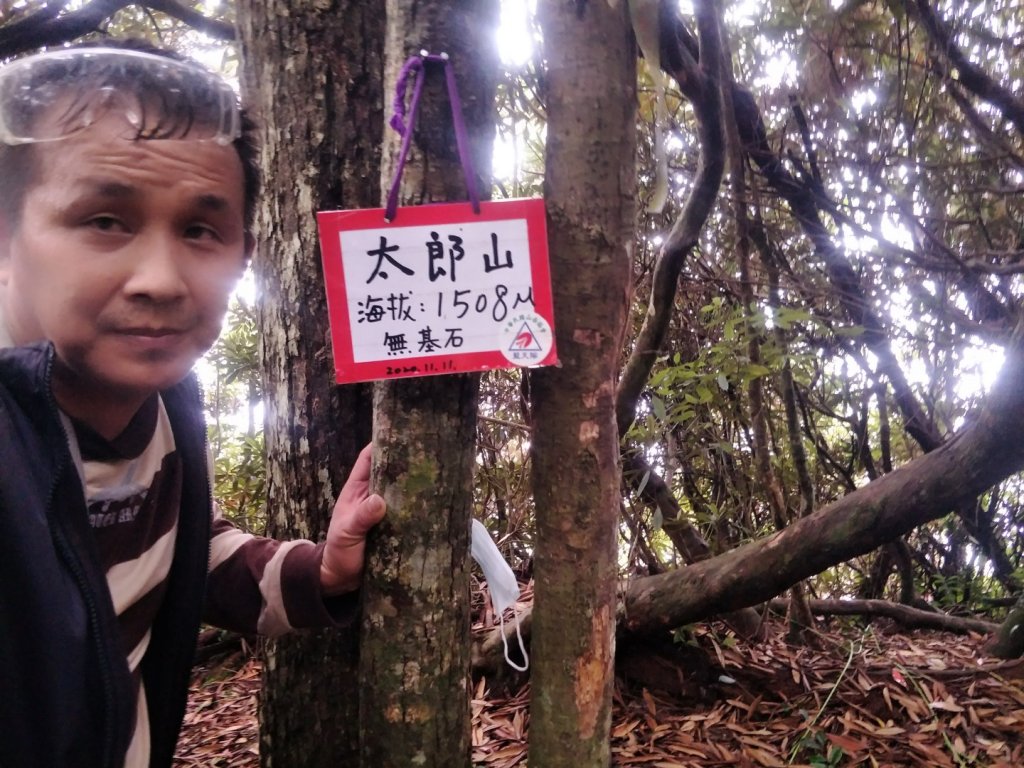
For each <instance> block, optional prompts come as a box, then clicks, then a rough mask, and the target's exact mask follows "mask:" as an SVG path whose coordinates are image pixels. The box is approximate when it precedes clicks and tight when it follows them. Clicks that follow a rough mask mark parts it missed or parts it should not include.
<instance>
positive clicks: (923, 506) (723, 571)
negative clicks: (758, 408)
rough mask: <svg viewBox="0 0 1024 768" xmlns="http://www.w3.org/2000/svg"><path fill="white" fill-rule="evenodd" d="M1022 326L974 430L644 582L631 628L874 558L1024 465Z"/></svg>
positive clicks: (635, 591) (632, 594)
mask: <svg viewBox="0 0 1024 768" xmlns="http://www.w3.org/2000/svg"><path fill="white" fill-rule="evenodd" d="M1022 378H1024V323H1021V324H1019V325H1018V326H1017V328H1016V330H1015V331H1014V334H1013V339H1012V341H1011V343H1010V344H1009V345H1008V347H1007V357H1006V363H1005V364H1004V367H1003V370H1002V372H1001V373H1000V376H999V379H998V381H997V383H996V385H995V387H993V389H992V393H991V395H990V396H989V398H988V400H987V401H986V404H985V406H984V407H983V408H982V409H981V411H980V412H979V413H978V415H977V418H976V419H975V420H974V421H973V422H972V423H971V424H970V426H968V427H966V428H965V429H963V430H962V431H961V432H959V433H958V434H957V435H956V436H954V437H953V438H952V439H951V440H948V441H947V442H946V443H944V444H943V445H942V446H940V447H939V448H937V449H936V450H934V451H932V452H931V453H927V454H925V455H923V456H921V457H919V458H917V459H915V460H914V461H911V462H910V463H908V464H906V465H904V466H903V467H900V468H899V469H897V470H895V471H893V472H891V473H889V474H887V475H885V476H883V477H881V478H880V479H878V480H877V481H875V482H873V483H869V484H868V485H866V486H863V487H862V488H860V489H858V490H856V491H854V492H853V493H850V494H848V495H847V496H844V497H843V498H842V499H840V500H838V501H836V502H835V503H833V504H830V505H828V506H827V507H824V508H822V509H821V510H819V511H817V512H815V513H814V514H812V515H809V516H808V517H804V518H801V519H800V520H797V521H796V522H794V523H793V524H791V525H790V526H789V527H788V528H786V529H785V530H784V531H781V532H779V533H777V534H775V535H774V536H769V537H768V538H765V539H761V540H759V541H756V542H753V543H751V544H747V545H745V546H742V547H738V548H737V549H733V550H731V551H729V552H726V553H725V554H722V555H719V556H717V557H714V558H712V559H710V560H705V561H703V562H700V563H697V564H695V565H691V566H688V567H686V568H680V569H678V570H675V571H672V572H671V573H665V574H659V575H657V576H649V577H646V578H642V579H637V580H636V581H634V582H633V583H632V584H630V585H629V586H628V588H627V589H626V590H625V594H624V609H623V615H622V617H621V621H622V625H623V630H624V631H626V632H629V633H644V632H649V631H652V630H655V629H659V628H670V627H677V626H680V625H682V624H686V623H688V622H691V621H697V620H699V619H702V618H705V617H707V616H710V615H714V614H718V613H722V612H724V611H730V610H735V609H737V608H741V607H743V606H749V605H756V604H758V603H762V602H764V601H766V600H769V599H771V598H773V597H775V596H776V595H778V594H780V593H781V592H783V591H784V590H785V589H787V588H788V587H790V586H792V585H793V584H795V583H797V582H798V581H801V580H802V579H805V578H808V577H810V576H813V575H815V574H818V573H821V572H822V571H823V570H825V569H826V568H829V567H831V566H833V565H835V564H836V563H840V562H845V561H846V560H849V559H850V558H853V557H857V556H859V555H864V554H867V553H868V552H870V551H872V550H873V549H875V548H877V547H878V546H880V545H881V544H884V543H885V542H888V541H892V540H893V539H895V538H896V537H898V536H901V535H903V534H905V533H908V532H909V531H911V530H913V529H914V528H916V527H918V526H920V525H922V524H924V523H926V522H929V521H931V520H935V519H938V518H940V517H942V516H944V515H945V514H947V512H948V510H951V509H957V508H960V507H962V506H964V505H966V504H971V503H973V502H974V500H975V499H976V498H977V496H978V495H979V494H980V493H982V492H984V491H985V490H987V489H989V488H991V487H992V486H993V485H995V484H996V483H998V482H999V481H1001V480H1002V479H1004V478H1006V477H1008V476H1009V475H1011V474H1013V473H1015V472H1019V471H1020V470H1021V469H1022V468H1024V441H1022V440H1021V439H1020V434H1021V432H1022V431H1024V387H1021V386H1020V385H1019V382H1020V381H1021V380H1022Z"/></svg>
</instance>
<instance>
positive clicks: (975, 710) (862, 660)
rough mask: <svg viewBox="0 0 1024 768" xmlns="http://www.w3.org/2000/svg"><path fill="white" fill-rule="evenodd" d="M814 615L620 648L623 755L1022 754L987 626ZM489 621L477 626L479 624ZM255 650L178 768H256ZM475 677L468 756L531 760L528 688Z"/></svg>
mask: <svg viewBox="0 0 1024 768" xmlns="http://www.w3.org/2000/svg"><path fill="white" fill-rule="evenodd" d="M885 627H886V625H885V624H883V623H876V624H874V625H872V626H870V627H867V628H864V627H859V626H856V625H854V624H852V623H847V624H838V623H834V624H832V625H830V626H828V627H827V628H826V627H825V625H822V626H820V627H819V629H818V631H817V634H816V636H815V642H814V644H813V645H812V646H796V645H791V644H788V643H787V642H786V640H785V637H784V633H785V627H784V626H782V625H781V624H779V623H769V624H768V625H767V626H766V630H767V634H768V639H766V640H762V641H758V642H745V641H741V640H737V639H736V638H735V637H734V636H733V635H732V634H731V633H730V632H729V631H728V630H727V629H726V628H725V627H723V626H721V625H717V624H715V625H711V626H709V627H705V628H700V629H696V630H694V631H693V632H691V633H688V634H686V635H685V637H684V638H682V641H681V642H668V643H663V644H661V645H660V646H658V647H652V646H650V645H641V646H632V647H629V646H623V648H622V649H621V652H620V654H619V659H618V662H617V666H618V669H619V677H618V679H617V682H616V688H615V701H614V704H615V707H614V713H613V723H612V762H613V764H614V765H617V766H650V767H651V768H667V767H669V766H767V767H769V768H774V767H775V766H780V767H781V766H791V765H792V766H815V767H818V766H821V767H822V768H831V767H832V766H918V765H930V766H936V767H937V768H944V767H945V766H950V768H959V766H989V767H991V768H1021V766H1024V660H1019V661H1015V662H999V661H998V660H995V659H992V658H988V657H986V656H985V655H984V653H983V651H982V650H981V649H982V645H983V641H984V638H982V637H980V636H978V635H969V636H966V637H965V636H958V635H953V634H948V633H938V632H926V631H915V632H896V631H889V630H890V629H891V628H889V629H886V628H885ZM478 630H480V631H482V628H479V627H478ZM259 687H260V668H259V662H258V661H257V660H255V659H253V658H250V657H247V656H241V655H236V656H235V657H233V658H232V659H230V660H229V661H228V662H226V663H222V664H221V665H218V666H216V667H214V668H209V667H207V668H200V669H197V671H196V675H195V678H194V682H193V688H192V695H191V697H190V701H189V707H188V713H187V715H186V718H185V728H184V731H183V733H182V738H181V742H180V743H179V748H178V757H177V759H176V761H175V766H177V768H185V766H197V767H198V766H203V768H213V767H220V768H256V766H258V764H259V760H258V738H257V720H256V709H257V699H258V695H259ZM501 688H502V686H499V685H497V684H495V685H490V684H489V682H488V681H487V680H480V681H479V682H478V683H477V685H476V686H475V690H474V695H473V701H472V711H473V734H472V738H473V762H474V764H475V765H479V766H489V767H493V768H507V767H509V766H525V765H526V744H527V731H528V728H529V711H528V700H529V684H528V683H527V684H523V685H519V686H517V687H514V688H513V690H511V691H509V690H507V686H505V689H504V690H502V689H501Z"/></svg>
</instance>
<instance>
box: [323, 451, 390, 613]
mask: <svg viewBox="0 0 1024 768" xmlns="http://www.w3.org/2000/svg"><path fill="white" fill-rule="evenodd" d="M372 448H373V447H372V446H370V445H368V446H366V447H365V448H363V450H362V452H361V453H360V454H359V458H358V459H356V463H355V465H354V466H353V467H352V473H351V474H350V475H349V476H348V480H346V481H345V486H344V487H343V488H342V489H341V495H340V496H338V501H337V503H336V504H335V505H334V513H333V514H332V515H331V525H330V528H328V530H327V548H326V549H325V550H324V559H323V562H322V563H321V564H320V586H321V588H322V589H323V593H324V595H328V596H330V595H340V594H342V593H343V592H353V591H355V590H356V589H358V588H359V583H360V582H361V581H362V578H363V552H364V551H365V549H366V532H367V531H369V530H370V529H371V528H372V527H373V526H375V525H376V524H377V523H379V522H380V521H381V520H382V519H383V518H384V512H385V506H384V499H382V498H381V497H380V496H378V495H377V494H376V493H373V494H371V493H370V455H371V453H372Z"/></svg>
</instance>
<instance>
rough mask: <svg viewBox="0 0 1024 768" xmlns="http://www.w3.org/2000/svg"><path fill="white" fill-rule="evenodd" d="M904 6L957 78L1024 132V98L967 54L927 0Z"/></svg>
mask: <svg viewBox="0 0 1024 768" xmlns="http://www.w3.org/2000/svg"><path fill="white" fill-rule="evenodd" d="M903 7H904V8H906V9H907V11H909V12H910V13H912V14H914V15H915V16H917V18H918V19H919V20H920V21H921V24H922V25H923V26H924V28H925V31H926V32H927V33H928V37H929V39H931V41H932V42H933V43H934V44H935V47H936V48H938V49H939V50H940V51H941V52H942V53H943V54H944V55H945V57H946V59H948V60H949V63H950V64H952V65H953V67H954V68H955V69H956V76H957V80H959V81H960V83H961V84H962V85H963V86H964V87H965V88H966V89H967V90H969V91H970V92H971V93H973V94H974V95H975V96H977V97H978V98H980V99H984V100H985V101H987V102H988V103H989V104H992V105H993V106H995V107H997V108H998V109H999V110H1000V111H1001V112H1002V113H1003V115H1005V117H1006V118H1007V119H1008V120H1009V121H1010V122H1012V123H1013V125H1014V127H1015V128H1016V129H1017V131H1018V132H1019V133H1021V134H1022V135H1024V101H1021V100H1020V99H1018V98H1017V97H1016V96H1014V95H1013V93H1011V92H1010V91H1009V90H1008V89H1007V88H1004V87H1003V86H1002V85H1000V84H999V83H998V82H996V80H995V79H993V78H992V77H990V76H989V75H988V73H986V72H985V70H983V69H982V68H981V67H979V66H978V65H977V64H974V63H973V62H972V61H970V59H968V58H967V57H966V56H965V55H964V52H963V51H961V50H960V48H959V46H957V44H956V43H955V42H954V41H953V35H952V34H951V32H950V29H949V27H947V26H946V24H945V23H944V22H943V21H942V19H940V18H939V17H938V15H937V14H936V13H935V11H934V10H932V7H931V6H930V5H929V4H928V2H927V0H903Z"/></svg>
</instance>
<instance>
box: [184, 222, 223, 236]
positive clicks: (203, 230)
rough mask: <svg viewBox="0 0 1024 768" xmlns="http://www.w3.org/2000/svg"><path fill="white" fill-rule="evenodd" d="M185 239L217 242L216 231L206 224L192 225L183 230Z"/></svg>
mask: <svg viewBox="0 0 1024 768" xmlns="http://www.w3.org/2000/svg"><path fill="white" fill-rule="evenodd" d="M185 237H187V238H188V239H189V240H208V239H214V240H218V239H220V238H219V235H218V234H217V230H215V229H214V228H213V227H209V226H207V225H206V224H193V225H191V226H189V227H186V228H185Z"/></svg>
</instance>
